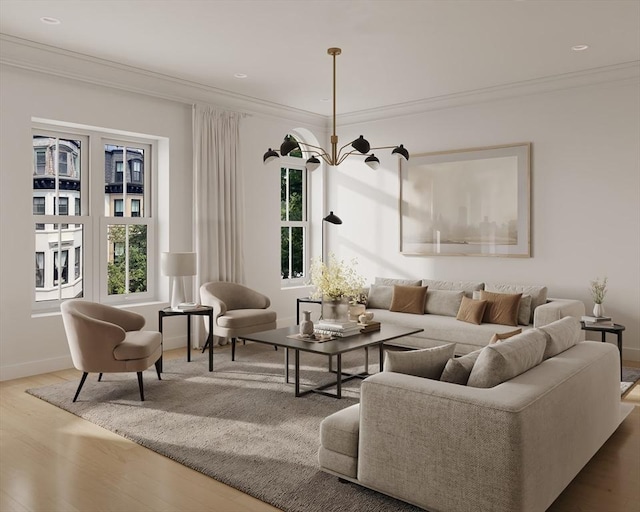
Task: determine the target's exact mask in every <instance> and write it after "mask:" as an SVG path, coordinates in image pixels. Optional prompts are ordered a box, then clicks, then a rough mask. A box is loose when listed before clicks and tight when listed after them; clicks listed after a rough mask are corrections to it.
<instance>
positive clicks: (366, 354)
mask: <svg viewBox="0 0 640 512" xmlns="http://www.w3.org/2000/svg"><path fill="white" fill-rule="evenodd" d="M364 373H369V347H364Z"/></svg>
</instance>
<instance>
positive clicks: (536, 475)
mask: <svg viewBox="0 0 640 512" xmlns="http://www.w3.org/2000/svg"><path fill="white" fill-rule="evenodd" d="M558 323H559V322H556V323H555V324H558ZM565 323H566V322H565ZM549 328H552V325H550V326H549ZM571 328H572V329H573V331H574V332H573V333H572V334H571V337H572V338H573V339H572V341H571V343H575V341H576V340H577V337H578V330H579V326H578V322H577V321H575V322H574V325H573V327H571ZM564 329H565V331H566V326H565V327H564ZM550 330H551V331H553V329H550ZM535 331H539V332H543V331H542V330H537V329H535ZM552 334H553V333H552ZM520 336H521V337H527V336H529V337H530V338H531V337H534V338H535V337H536V336H538V333H537V332H530V333H523V334H522V335H520ZM545 336H547V335H545ZM548 337H549V336H547V338H548ZM516 338H517V337H514V338H513V339H511V340H510V342H511V341H514V340H516ZM554 341H556V342H557V341H558V340H554ZM510 342H509V343H507V342H502V343H500V344H498V345H503V347H502V349H503V350H504V349H505V348H506V349H509V348H510V347H513V346H515V345H513V344H512V343H510ZM542 343H543V344H544V343H545V341H544V339H543V342H542ZM560 344H561V345H562V344H564V340H562V339H561V340H560ZM496 346H497V345H496ZM496 346H494V345H492V346H490V347H485V348H484V349H482V350H483V351H488V352H492V351H495V350H496V349H495V347H496ZM565 346H566V344H565ZM565 346H561V347H560V348H559V350H563V349H564V348H565ZM548 347H549V342H546V348H545V349H544V350H545V355H546V352H547V350H548ZM538 355H539V358H542V356H541V355H540V353H539V352H538ZM618 357H619V354H618V350H617V348H616V347H615V346H613V345H611V344H606V343H597V342H591V341H584V342H579V343H576V344H575V345H573V346H571V347H570V348H568V349H566V350H564V351H563V352H561V353H559V354H557V355H555V356H552V357H550V358H548V359H546V360H544V361H542V362H541V363H540V364H537V365H535V366H533V367H532V368H531V369H529V370H527V371H524V372H523V373H521V374H519V375H517V376H515V377H513V378H510V379H509V380H506V381H505V382H502V383H500V384H498V385H496V386H494V387H491V388H480V387H469V386H465V385H460V384H452V383H450V382H442V381H439V380H431V379H427V378H420V377H415V376H413V375H405V374H400V373H393V372H387V371H385V372H382V373H378V374H376V375H373V376H371V377H369V378H367V379H365V380H364V381H363V383H362V387H361V402H360V404H356V405H353V406H351V407H348V408H346V409H343V410H342V411H339V412H337V413H335V414H333V415H331V416H329V417H327V418H325V420H324V421H323V422H322V424H321V428H320V443H321V446H320V449H319V453H318V458H319V464H320V468H321V469H322V470H323V471H326V472H328V473H331V474H333V475H336V476H338V477H340V478H342V479H344V480H348V481H351V482H354V483H357V484H360V485H362V486H365V487H368V488H371V489H374V490H376V491H379V492H382V493H384V494H388V495H390V496H393V497H396V498H398V499H401V500H404V501H406V502H409V503H412V504H414V505H417V506H419V507H423V508H425V509H427V510H429V511H431V512H466V511H473V512H477V511H478V510H490V511H492V512H518V511H521V512H529V511H532V512H533V511H544V510H546V509H547V508H548V507H549V506H550V505H551V504H552V503H553V501H554V500H555V499H556V498H557V497H558V495H559V494H560V493H561V492H562V490H563V489H564V488H565V487H566V486H567V485H568V484H569V482H571V480H572V479H573V478H574V477H575V476H576V475H577V474H578V472H579V471H580V470H581V469H582V467H583V466H584V465H585V464H586V463H587V462H588V461H589V459H590V458H591V457H592V456H593V455H594V454H595V453H596V452H597V451H598V449H599V448H600V447H601V446H602V445H603V444H604V442H605V441H606V440H607V439H608V438H609V436H610V435H611V434H612V433H613V432H614V431H615V430H616V428H617V427H618V425H619V424H620V422H621V421H622V420H623V419H624V417H625V416H626V415H627V414H628V413H629V411H630V409H631V408H629V407H628V404H621V401H620V387H619V383H620V378H619V376H620V374H619V371H620V370H619V359H618ZM478 361H480V356H479V357H478ZM447 364H448V363H447ZM478 364H479V363H478V362H476V365H478ZM475 370H476V367H475V366H474V367H473V371H475Z"/></svg>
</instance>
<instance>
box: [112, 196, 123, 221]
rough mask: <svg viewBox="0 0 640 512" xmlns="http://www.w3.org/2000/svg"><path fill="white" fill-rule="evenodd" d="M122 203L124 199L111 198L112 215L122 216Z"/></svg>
mask: <svg viewBox="0 0 640 512" xmlns="http://www.w3.org/2000/svg"><path fill="white" fill-rule="evenodd" d="M123 204H124V201H123V200H122V199H114V200H113V216H114V217H123V216H124V212H123Z"/></svg>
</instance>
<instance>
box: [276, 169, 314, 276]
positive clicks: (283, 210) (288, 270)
mask: <svg viewBox="0 0 640 512" xmlns="http://www.w3.org/2000/svg"><path fill="white" fill-rule="evenodd" d="M303 165H304V164H300V166H299V167H298V166H293V165H289V166H287V167H282V168H281V170H280V247H281V250H280V255H281V257H280V275H281V277H282V280H283V284H285V285H286V284H298V283H301V281H302V280H303V279H304V278H305V277H306V275H307V233H308V228H309V225H308V219H307V171H306V170H305V169H304V166H303Z"/></svg>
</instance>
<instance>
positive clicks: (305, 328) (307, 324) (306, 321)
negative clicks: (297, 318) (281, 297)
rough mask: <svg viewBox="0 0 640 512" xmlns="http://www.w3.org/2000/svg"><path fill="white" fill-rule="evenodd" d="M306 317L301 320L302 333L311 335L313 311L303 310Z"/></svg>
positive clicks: (302, 334)
mask: <svg viewBox="0 0 640 512" xmlns="http://www.w3.org/2000/svg"><path fill="white" fill-rule="evenodd" d="M302 314H303V315H304V318H303V319H302V322H300V335H301V336H311V335H312V334H313V322H312V321H311V311H303V312H302Z"/></svg>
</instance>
